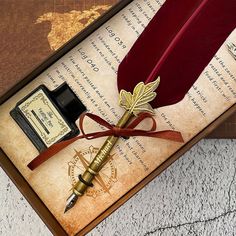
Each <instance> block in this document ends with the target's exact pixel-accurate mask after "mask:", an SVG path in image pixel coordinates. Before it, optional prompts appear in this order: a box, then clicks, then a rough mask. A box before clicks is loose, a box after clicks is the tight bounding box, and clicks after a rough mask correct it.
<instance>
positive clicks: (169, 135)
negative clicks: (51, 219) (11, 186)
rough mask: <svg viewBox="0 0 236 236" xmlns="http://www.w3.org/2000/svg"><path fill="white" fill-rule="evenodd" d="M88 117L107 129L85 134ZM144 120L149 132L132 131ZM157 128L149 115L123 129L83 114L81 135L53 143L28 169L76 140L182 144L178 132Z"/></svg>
mask: <svg viewBox="0 0 236 236" xmlns="http://www.w3.org/2000/svg"><path fill="white" fill-rule="evenodd" d="M86 116H87V117H89V118H90V119H92V120H94V121H95V122H97V123H98V124H100V125H102V126H104V127H106V128H107V130H105V131H98V132H93V133H89V134H86V133H85V132H84V127H83V121H84V118H85V117H86ZM146 118H150V119H151V120H152V127H151V128H150V129H149V130H141V129H134V128H135V127H136V126H138V125H139V124H140V123H141V122H142V121H143V120H145V119H146ZM156 127H157V124H156V121H155V119H154V118H153V116H152V115H151V114H149V113H141V114H140V115H139V116H138V117H136V118H135V119H134V120H133V121H132V122H131V123H130V124H129V125H128V126H126V127H125V128H120V127H116V126H114V125H111V124H109V123H108V122H107V121H105V120H104V119H102V118H101V117H99V116H97V115H94V114H91V113H83V114H81V116H80V120H79V128H80V130H81V133H82V135H79V136H77V137H74V138H71V139H69V140H65V141H61V142H59V143H55V144H53V145H52V146H50V147H49V148H48V149H46V150H45V151H44V152H42V153H40V154H39V155H38V156H37V157H36V158H34V159H33V160H32V161H31V162H30V163H29V164H28V167H29V168H30V169H31V170H34V169H35V168H37V167H38V166H39V165H41V164H42V163H43V162H45V161H46V160H48V159H49V158H50V157H52V156H54V155H55V154H57V153H58V152H60V151H61V150H62V149H64V148H65V147H67V146H68V145H70V144H71V143H73V142H75V141H76V140H78V139H83V138H86V139H89V140H90V139H95V138H100V137H104V136H116V137H130V136H146V137H153V138H161V139H168V140H172V141H176V142H184V140H183V137H182V135H181V133H180V132H178V131H173V130H163V131H155V130H156Z"/></svg>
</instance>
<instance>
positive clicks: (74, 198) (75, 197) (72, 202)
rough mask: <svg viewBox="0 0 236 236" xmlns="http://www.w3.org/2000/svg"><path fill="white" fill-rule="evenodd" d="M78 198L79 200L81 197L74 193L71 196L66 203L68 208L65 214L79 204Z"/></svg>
mask: <svg viewBox="0 0 236 236" xmlns="http://www.w3.org/2000/svg"><path fill="white" fill-rule="evenodd" d="M78 198H79V196H78V195H77V194H75V193H72V194H71V195H70V196H69V198H68V199H67V201H66V208H65V211H64V213H66V212H67V211H69V210H70V209H71V208H72V207H73V206H74V205H75V203H76V202H77V200H78Z"/></svg>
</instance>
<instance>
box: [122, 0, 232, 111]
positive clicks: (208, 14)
mask: <svg viewBox="0 0 236 236" xmlns="http://www.w3.org/2000/svg"><path fill="white" fill-rule="evenodd" d="M235 26H236V1H235V0H228V1H226V2H225V1H222V0H201V1H199V0H198V1H186V0H178V1H176V0H167V1H166V2H165V4H164V5H163V6H162V8H161V9H160V10H159V12H158V13H157V14H156V15H155V16H154V18H153V19H152V21H151V22H150V23H149V25H148V26H147V27H146V29H145V30H144V32H143V33H142V34H141V36H140V37H139V38H138V40H137V41H136V42H135V44H134V45H133V47H132V48H131V50H130V52H129V53H128V54H127V56H126V57H125V58H124V60H123V61H122V62H121V64H120V66H119V70H118V88H119V90H121V89H125V90H127V91H132V90H133V88H134V87H135V85H136V84H137V83H138V82H140V81H143V82H146V83H148V82H151V81H153V80H155V79H156V78H157V77H158V76H160V77H161V83H160V86H159V87H158V89H157V97H156V99H155V100H154V101H153V102H152V106H153V107H155V108H157V107H162V106H166V105H171V104H175V103H177V102H179V101H180V100H181V99H182V98H183V97H184V96H185V94H186V93H187V92H188V90H189V89H190V88H191V86H192V85H193V84H194V82H195V81H196V79H197V78H198V77H199V75H200V74H201V72H202V71H203V69H204V68H205V67H206V65H207V64H208V63H209V61H210V60H211V59H212V57H213V56H214V55H215V53H216V52H217V50H218V49H219V47H220V46H221V45H222V44H223V42H224V41H225V40H226V38H227V37H228V35H229V34H230V32H231V31H232V30H233V29H234V28H235Z"/></svg>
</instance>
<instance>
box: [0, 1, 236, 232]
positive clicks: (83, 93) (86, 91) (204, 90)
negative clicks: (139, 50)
mask: <svg viewBox="0 0 236 236" xmlns="http://www.w3.org/2000/svg"><path fill="white" fill-rule="evenodd" d="M163 4H164V1H163V2H159V1H158V2H155V3H150V2H148V1H138V0H136V1H122V2H120V3H119V4H118V5H116V6H115V7H113V8H112V9H111V10H109V11H108V12H107V13H106V14H105V15H103V16H102V17H101V18H99V20H98V21H96V22H94V23H93V24H91V25H90V26H89V27H88V28H87V29H86V30H84V31H82V32H81V33H80V34H79V35H77V36H76V37H74V38H73V39H72V40H71V41H69V42H68V43H67V44H66V45H65V46H64V47H62V48H61V49H59V50H58V51H57V52H56V53H55V54H54V55H53V56H51V57H50V58H49V59H48V60H46V61H45V62H44V63H43V64H41V65H40V66H39V67H38V68H36V69H35V70H34V71H33V72H32V73H30V74H29V75H28V76H27V77H26V78H25V79H24V80H22V81H21V82H20V83H19V84H17V85H16V86H15V87H13V88H12V89H11V90H10V91H8V92H7V93H6V94H5V95H4V96H2V97H1V108H0V109H1V110H0V116H1V119H0V120H1V123H0V128H1V134H0V144H1V166H2V167H3V169H4V170H5V171H6V173H7V174H8V175H9V176H10V177H11V179H12V180H13V182H14V183H15V184H16V186H17V187H18V188H19V189H20V190H21V192H22V193H23V194H24V196H25V197H26V199H27V200H28V201H29V202H30V204H31V205H32V206H33V208H34V209H35V211H37V213H38V214H39V215H40V217H41V218H42V219H43V221H44V222H45V223H46V224H47V225H48V227H49V228H50V229H51V230H52V232H53V233H54V234H55V235H75V234H84V233H86V232H88V231H89V230H90V229H92V228H93V227H94V226H96V225H97V224H98V223H99V222H100V221H102V220H103V219H104V218H105V217H106V216H108V215H109V214H111V213H112V212H113V211H114V210H115V209H117V208H118V207H119V206H121V205H122V204H123V203H124V202H125V201H127V200H128V199H129V198H130V197H131V196H133V195H134V194H135V193H136V192H137V191H139V190H140V189H141V188H142V187H143V186H145V185H146V184H147V183H148V182H150V181H151V180H152V179H153V178H155V177H156V176H157V175H158V174H160V173H161V171H163V170H164V169H166V168H167V167H168V166H169V165H170V164H171V163H173V162H174V161H175V160H176V159H178V158H179V157H180V156H181V155H182V154H183V153H184V152H186V151H187V150H188V149H189V148H190V147H192V146H193V145H194V144H195V143H196V142H198V141H199V140H200V139H201V138H203V137H205V136H206V135H208V134H209V133H211V132H212V131H213V129H215V128H216V127H217V126H218V125H219V124H220V123H222V122H223V121H224V120H225V119H227V118H228V117H229V116H230V115H232V114H233V113H234V112H235V109H236V105H235V102H236V101H235V95H234V94H235V84H234V81H232V78H234V75H235V74H236V70H235V69H234V67H235V66H234V63H235V59H234V57H233V55H232V52H233V51H230V50H229V48H228V47H227V45H229V43H231V42H232V41H234V40H235V38H236V32H235V31H233V32H232V33H231V34H229V35H228V38H227V40H226V41H225V42H224V44H223V45H222V46H221V47H220V48H219V49H218V51H217V53H216V55H215V56H214V57H213V58H212V60H211V61H210V62H209V64H208V65H206V68H205V69H204V71H203V72H202V74H201V75H200V76H199V78H198V79H197V81H196V82H195V84H194V85H193V86H192V88H191V89H190V91H189V92H188V93H187V95H186V96H185V97H184V99H183V100H182V101H181V102H179V103H177V104H175V105H171V106H166V107H162V108H160V109H157V110H156V116H155V120H156V121H157V122H158V128H160V130H162V129H168V128H170V127H171V128H172V129H174V130H178V131H180V132H181V133H182V136H183V138H184V141H185V142H184V144H183V143H177V142H171V141H166V140H162V139H158V140H157V139H151V138H146V137H130V138H129V139H128V140H127V139H121V140H120V141H119V142H118V144H117V145H116V146H115V148H114V150H113V151H112V153H111V157H110V159H109V161H108V163H107V164H106V166H105V167H104V169H102V171H101V174H99V176H98V178H97V179H96V180H95V182H94V187H93V188H90V189H89V190H88V191H87V192H86V194H85V196H83V197H82V198H81V199H80V201H79V202H78V204H76V206H75V207H74V209H72V210H71V211H70V212H68V213H67V214H64V207H65V202H66V199H67V197H68V193H69V191H70V189H71V188H72V186H73V185H74V184H75V182H76V179H77V175H78V174H80V173H81V171H83V170H84V169H85V167H86V165H88V163H89V162H90V161H91V158H92V157H93V156H94V155H95V154H96V153H97V152H98V149H99V147H100V146H101V145H102V143H103V142H104V139H103V138H101V139H94V140H92V141H91V140H90V141H89V140H78V141H76V142H75V143H73V144H72V145H70V146H69V147H67V148H65V149H64V150H62V151H61V152H60V153H58V154H56V155H55V156H54V157H52V158H50V160H48V161H47V162H45V163H44V164H42V165H41V166H39V167H38V168H37V169H36V170H34V171H31V170H29V168H28V167H27V165H28V163H29V162H30V161H32V160H33V159H34V158H35V157H36V156H37V155H38V149H37V147H36V146H35V145H34V144H33V143H32V142H31V140H30V139H29V137H28V136H27V135H25V133H24V131H23V130H22V129H21V127H19V126H18V125H17V123H16V122H15V121H14V119H13V118H12V117H11V115H10V112H11V111H12V109H14V108H15V106H16V104H17V103H18V102H19V101H22V99H25V98H26V97H27V96H28V95H29V94H30V93H31V92H32V91H34V90H35V89H37V88H38V87H39V86H41V85H42V84H44V85H45V86H46V87H47V88H48V89H49V90H54V89H56V88H58V87H59V86H60V85H61V84H63V83H64V82H66V83H67V84H68V85H69V86H70V88H71V89H72V90H73V91H74V93H75V94H76V95H77V96H78V97H79V99H80V100H81V101H82V103H83V104H84V106H85V107H86V108H87V110H89V111H90V112H92V113H95V114H99V115H101V116H102V117H103V118H104V117H105V118H107V119H108V120H109V121H111V122H112V123H116V122H117V117H120V116H121V114H122V108H120V107H119V106H118V90H117V81H116V76H117V68H118V65H119V63H120V61H121V59H122V58H123V57H124V56H125V55H126V53H127V52H128V50H129V49H130V48H131V46H132V45H133V43H134V42H135V40H136V39H137V38H138V36H139V35H140V33H141V32H142V30H143V29H144V28H145V26H146V25H147V24H148V22H149V21H150V20H151V17H150V16H153V15H154V14H155V12H156V11H158V10H159V9H160V8H161V7H162V5H163ZM127 32H129V35H127ZM183 67H184V65H183ZM222 78H223V79H222ZM183 114H184V116H183ZM85 126H86V127H87V128H88V129H89V130H93V129H94V128H96V129H97V128H99V125H97V124H94V123H90V122H85ZM142 126H143V127H146V126H148V122H147V123H145V122H144V124H142ZM9 130H12V132H9Z"/></svg>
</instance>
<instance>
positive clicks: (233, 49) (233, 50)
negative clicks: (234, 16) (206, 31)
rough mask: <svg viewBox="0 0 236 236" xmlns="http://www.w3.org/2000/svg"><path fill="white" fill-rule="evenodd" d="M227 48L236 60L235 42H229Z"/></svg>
mask: <svg viewBox="0 0 236 236" xmlns="http://www.w3.org/2000/svg"><path fill="white" fill-rule="evenodd" d="M227 48H228V51H229V53H230V54H231V56H232V57H233V58H234V60H236V45H235V44H234V43H231V42H230V43H227Z"/></svg>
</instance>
